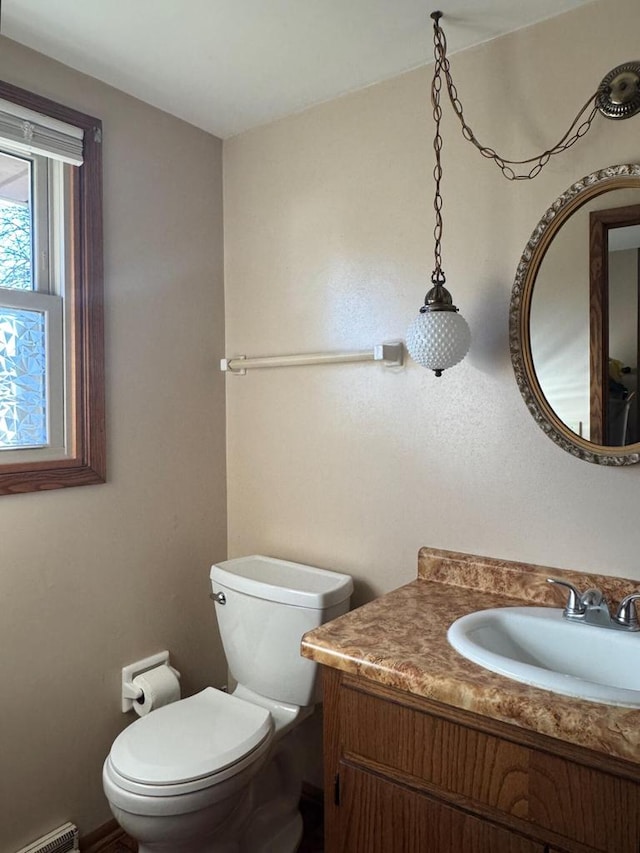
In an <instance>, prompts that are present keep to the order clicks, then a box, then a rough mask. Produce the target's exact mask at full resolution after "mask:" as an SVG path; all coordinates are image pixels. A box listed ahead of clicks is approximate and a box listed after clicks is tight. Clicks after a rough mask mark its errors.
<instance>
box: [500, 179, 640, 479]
mask: <svg viewBox="0 0 640 853" xmlns="http://www.w3.org/2000/svg"><path fill="white" fill-rule="evenodd" d="M614 189H640V165H638V164H631V165H621V166H609V167H608V168H606V169H602V170H600V171H599V172H593V173H592V174H590V175H587V176H586V177H585V178H582V179H581V180H580V181H577V182H576V183H575V184H573V185H572V186H570V187H569V189H568V190H567V191H566V192H565V193H563V194H562V195H561V196H560V197H559V198H558V199H556V201H555V202H554V203H553V204H552V205H551V207H550V208H549V209H548V210H547V211H546V213H545V214H544V216H543V217H542V219H541V220H540V222H539V223H538V225H537V226H536V228H535V230H534V232H533V234H532V235H531V237H530V239H529V242H528V243H527V245H526V247H525V250H524V252H523V254H522V258H521V259H520V263H519V264H518V269H517V272H516V277H515V281H514V284H513V289H512V292H511V306H510V310H509V346H510V350H511V361H512V363H513V369H514V372H515V377H516V381H517V383H518V387H519V389H520V393H521V394H522V396H523V398H524V401H525V403H526V405H527V408H528V409H529V411H530V412H531V414H532V415H533V418H534V420H535V421H536V423H537V424H538V426H539V427H540V428H541V429H542V430H543V431H544V432H545V433H546V434H547V435H548V436H549V438H550V439H552V441H555V442H556V444H558V445H559V446H560V447H561V448H562V449H563V450H566V451H567V452H568V453H571V454H573V455H574V456H577V457H578V458H580V459H584V460H585V461H587V462H593V463H596V464H599V465H615V466H619V465H634V464H636V463H637V462H640V443H636V444H630V445H626V446H620V447H615V446H605V445H602V444H596V443H594V442H591V441H588V440H587V439H585V438H583V437H581V436H579V435H577V434H576V433H575V432H573V431H572V430H570V429H569V428H568V427H567V426H566V424H564V423H563V422H562V421H561V420H560V419H559V418H558V416H557V415H556V413H555V411H554V410H553V408H552V407H551V405H550V404H549V402H548V400H547V398H546V397H545V395H544V393H543V391H542V389H541V387H540V384H539V382H538V379H537V376H536V372H535V369H534V364H533V357H532V353H531V336H530V317H531V302H532V298H533V292H534V287H535V283H536V278H537V276H538V272H539V269H540V265H541V263H542V261H543V259H544V257H545V254H546V252H547V249H548V248H549V246H550V244H551V242H552V240H553V239H554V238H555V237H556V235H557V234H558V232H559V231H560V229H561V228H562V226H563V225H564V223H565V222H566V221H567V219H569V217H570V216H571V215H572V214H573V213H575V211H576V210H578V209H579V208H580V207H582V206H583V205H584V204H586V203H587V202H588V201H590V200H591V199H593V198H595V197H597V196H599V195H602V194H604V193H606V192H609V191H610V190H614Z"/></svg>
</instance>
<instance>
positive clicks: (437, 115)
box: [431, 21, 446, 284]
mask: <svg viewBox="0 0 640 853" xmlns="http://www.w3.org/2000/svg"><path fill="white" fill-rule="evenodd" d="M438 29H439V26H438V22H437V21H436V23H435V26H434V32H433V46H434V47H433V52H434V58H435V69H434V72H433V80H432V82H431V106H432V107H433V120H434V122H435V125H436V133H435V136H434V138H433V150H434V151H435V155H436V165H435V166H434V168H433V178H434V181H435V184H436V193H435V197H434V200H433V207H434V209H435V212H436V224H435V228H434V229H433V236H434V238H435V249H434V256H435V266H434V270H433V273H432V275H431V281H432V283H433V284H444V283H445V281H446V279H445V277H444V272H443V271H442V249H441V243H442V195H441V194H440V182H441V181H442V164H441V162H440V154H441V152H442V136H441V134H440V122H441V121H442V107H441V106H440V95H441V94H442V67H443V62H442V60H443V58H445V55H444V53H443V52H442V51H441V50H440V48H439V41H438V32H437V31H438Z"/></svg>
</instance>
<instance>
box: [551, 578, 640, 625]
mask: <svg viewBox="0 0 640 853" xmlns="http://www.w3.org/2000/svg"><path fill="white" fill-rule="evenodd" d="M547 583H553V584H556V585H557V586H564V587H566V588H567V589H568V590H569V598H568V599H567V603H566V606H565V608H564V615H565V616H569V617H571V616H582V615H583V614H584V612H585V610H586V609H587V608H586V605H585V603H584V602H583V600H582V595H581V593H580V591H579V590H578V589H576V587H575V586H574V585H573V584H572V583H569V581H561V580H560V579H559V578H547ZM639 597H640V596H639Z"/></svg>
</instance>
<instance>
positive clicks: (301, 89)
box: [0, 0, 590, 138]
mask: <svg viewBox="0 0 640 853" xmlns="http://www.w3.org/2000/svg"><path fill="white" fill-rule="evenodd" d="M0 2H1V0H0ZM436 2H437V0H433V3H436ZM586 2H590V0H485V2H483V3H482V4H478V2H477V0H441V2H440V5H439V8H440V9H442V11H443V12H444V18H443V26H444V28H445V31H446V33H447V39H448V44H449V51H450V52H455V51H457V50H461V49H463V48H465V47H470V46H471V45H474V44H479V43H480V42H483V41H487V40H489V39H492V38H495V37H496V36H499V35H502V34H504V33H507V32H511V31H513V30H516V29H519V28H521V27H525V26H528V25H530V24H532V23H534V22H536V21H540V20H542V19H544V18H549V17H552V16H554V15H557V14H560V13H562V12H566V11H569V10H570V9H573V8H575V7H577V6H580V5H583V4H584V3H586ZM479 5H481V6H482V9H481V10H479V9H478V6H479ZM431 11H433V6H432V5H431V4H430V3H428V2H427V0H4V2H3V3H2V22H1V27H2V34H3V35H5V36H7V37H8V38H11V39H14V40H15V41H18V42H21V43H22V44H25V45H27V46H28V47H32V48H34V49H35V50H38V51H40V52H41V53H44V54H46V55H47V56H50V57H53V58H54V59H57V60H59V61H60V62H63V63H65V65H69V66H71V67H72V68H75V69H77V70H78V71H83V72H84V73H86V74H89V75H91V76H92V77H96V78H98V79H99V80H102V81H104V82H106V83H109V84H111V85H112V86H115V87H116V88H118V89H121V90H122V91H124V92H127V93H129V94H131V95H134V96H135V97H137V98H140V99H142V100H143V101H146V102H147V103H149V104H153V105H154V106H156V107H159V108H160V109H163V110H166V111H167V112H169V113H171V114H173V115H175V116H178V117H179V118H182V119H184V120H186V121H188V122H190V123H191V124H194V125H196V126H197V127H201V128H203V129H204V130H207V131H209V132H210V133H213V134H215V135H216V136H220V137H222V138H226V137H229V136H234V135H235V134H237V133H240V132H242V131H244V130H248V129H249V128H252V127H255V126H257V125H260V124H265V123H267V122H269V121H273V120H274V119H276V118H280V117H282V116H285V115H289V114H291V113H294V112H298V111H299V110H302V109H305V108H306V107H308V106H311V105H312V104H317V103H320V102H322V101H326V100H330V99H331V98H335V97H337V96H339V95H342V94H345V93H346V92H350V91H353V90H355V89H359V88H362V87H364V86H368V85H370V84H372V83H377V82H380V81H381V80H384V79H387V78H389V77H394V76H395V75H397V74H401V73H402V72H404V71H408V70H410V69H412V68H416V67H418V66H420V65H424V64H426V63H427V62H429V61H431V58H432V52H433V47H432V33H431V21H430V19H429V14H430V12H431Z"/></svg>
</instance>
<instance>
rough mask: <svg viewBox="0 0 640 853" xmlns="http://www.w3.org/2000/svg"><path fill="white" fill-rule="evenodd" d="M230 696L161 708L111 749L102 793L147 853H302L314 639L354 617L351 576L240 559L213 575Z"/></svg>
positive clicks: (211, 693)
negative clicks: (302, 727)
mask: <svg viewBox="0 0 640 853" xmlns="http://www.w3.org/2000/svg"><path fill="white" fill-rule="evenodd" d="M211 586H212V589H213V594H212V596H211V597H212V598H213V599H214V601H215V602H216V612H217V615H218V624H219V627H220V634H221V636H222V642H223V645H224V650H225V654H226V656H227V662H228V665H229V670H230V672H231V674H232V676H233V678H234V679H235V680H236V681H237V687H236V689H235V690H234V691H233V693H232V694H228V693H223V692H222V691H220V690H215V689H214V688H212V687H207V688H205V689H204V690H203V691H202V692H201V693H198V694H196V695H195V696H191V697H189V698H187V699H181V700H180V701H178V702H174V703H173V704H171V705H166V706H164V707H163V708H158V710H156V711H152V712H151V713H150V714H148V715H147V716H145V717H141V718H140V719H138V720H136V721H135V722H134V723H132V724H131V725H130V726H129V727H128V728H126V729H125V730H124V731H123V732H122V733H121V734H120V735H118V737H117V738H116V740H115V741H114V743H113V746H112V748H111V752H110V754H109V756H108V758H107V760H106V761H105V764H104V769H103V773H102V778H103V785H104V791H105V794H106V796H107V799H108V801H109V804H110V806H111V810H112V812H113V814H114V816H115V818H116V819H117V821H118V823H119V824H120V825H121V826H122V828H123V829H124V830H125V831H126V832H127V833H128V834H129V835H130V836H131V837H132V838H134V839H136V840H137V841H138V844H139V847H138V850H139V853H161V851H162V853H293V851H295V850H296V849H297V847H298V844H299V842H300V838H301V835H302V819H301V817H300V813H299V811H298V801H299V799H300V787H301V781H302V780H301V773H300V770H299V768H298V759H297V756H298V750H297V749H296V727H297V726H298V725H299V723H300V722H302V720H304V719H305V718H306V717H308V716H309V715H310V714H311V713H313V706H314V705H315V704H316V703H317V702H318V700H319V693H318V685H317V683H316V681H317V679H316V675H317V667H316V664H315V663H313V662H312V661H309V660H305V659H304V658H302V657H300V639H301V637H302V635H303V634H304V633H305V631H309V630H311V629H312V628H315V627H317V626H318V625H321V624H322V623H323V622H327V621H329V620H330V619H334V618H335V617H336V616H340V615H341V614H342V613H346V611H347V610H348V609H349V598H350V596H351V592H352V589H353V584H352V581H351V578H350V577H349V576H348V575H342V574H338V573H336V572H329V571H325V570H324V569H316V568H313V567H311V566H303V565H299V564H297V563H289V562H285V561H283V560H275V559H271V558H269V557H260V556H254V557H241V558H239V559H237V560H228V561H226V562H224V563H219V564H218V565H214V566H212V568H211Z"/></svg>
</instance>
